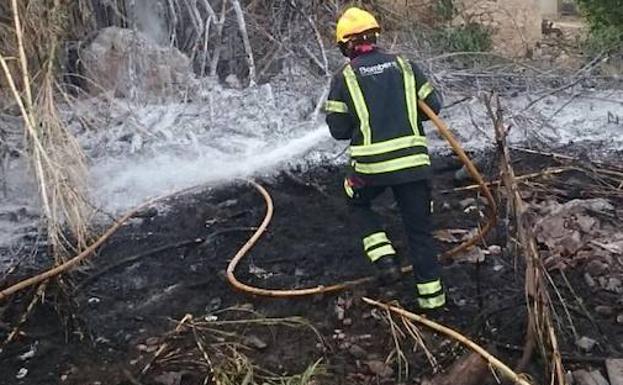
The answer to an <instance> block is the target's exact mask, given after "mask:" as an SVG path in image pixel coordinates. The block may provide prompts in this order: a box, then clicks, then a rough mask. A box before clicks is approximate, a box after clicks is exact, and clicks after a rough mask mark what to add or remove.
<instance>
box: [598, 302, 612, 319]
mask: <svg viewBox="0 0 623 385" xmlns="http://www.w3.org/2000/svg"><path fill="white" fill-rule="evenodd" d="M595 313H597V314H599V315H602V316H606V317H608V316H611V315H612V314H614V309H613V308H612V306H605V305H599V306H595Z"/></svg>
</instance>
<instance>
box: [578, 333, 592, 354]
mask: <svg viewBox="0 0 623 385" xmlns="http://www.w3.org/2000/svg"><path fill="white" fill-rule="evenodd" d="M575 344H576V345H577V346H578V347H579V348H580V349H582V350H584V351H585V352H590V351H591V350H593V348H594V347H595V345H596V344H597V341H595V340H594V339H592V338H588V337H586V336H584V337H582V338H580V339H579V340H577V341H575Z"/></svg>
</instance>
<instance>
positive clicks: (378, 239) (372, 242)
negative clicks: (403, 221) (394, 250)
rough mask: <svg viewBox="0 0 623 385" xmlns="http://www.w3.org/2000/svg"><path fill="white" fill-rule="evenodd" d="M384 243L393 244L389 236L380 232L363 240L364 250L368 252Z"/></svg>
mask: <svg viewBox="0 0 623 385" xmlns="http://www.w3.org/2000/svg"><path fill="white" fill-rule="evenodd" d="M383 243H391V242H390V241H389V238H387V234H385V232H383V231H379V232H378V233H374V234H371V235H368V236H367V237H365V238H363V248H364V250H366V251H368V250H369V249H370V248H372V247H374V246H378V245H381V244H383Z"/></svg>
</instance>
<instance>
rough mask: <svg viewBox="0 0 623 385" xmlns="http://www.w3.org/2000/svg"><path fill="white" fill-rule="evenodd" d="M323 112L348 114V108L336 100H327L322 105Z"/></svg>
mask: <svg viewBox="0 0 623 385" xmlns="http://www.w3.org/2000/svg"><path fill="white" fill-rule="evenodd" d="M324 110H325V112H338V113H342V114H345V113H348V106H347V105H346V103H344V102H340V101H337V100H327V101H326V102H325V104H324Z"/></svg>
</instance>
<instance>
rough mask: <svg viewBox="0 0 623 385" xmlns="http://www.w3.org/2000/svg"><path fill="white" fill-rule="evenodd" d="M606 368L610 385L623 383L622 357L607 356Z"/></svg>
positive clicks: (621, 384) (622, 384)
mask: <svg viewBox="0 0 623 385" xmlns="http://www.w3.org/2000/svg"><path fill="white" fill-rule="evenodd" d="M606 370H607V372H608V379H609V380H610V385H623V359H620V358H608V359H607V360H606Z"/></svg>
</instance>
